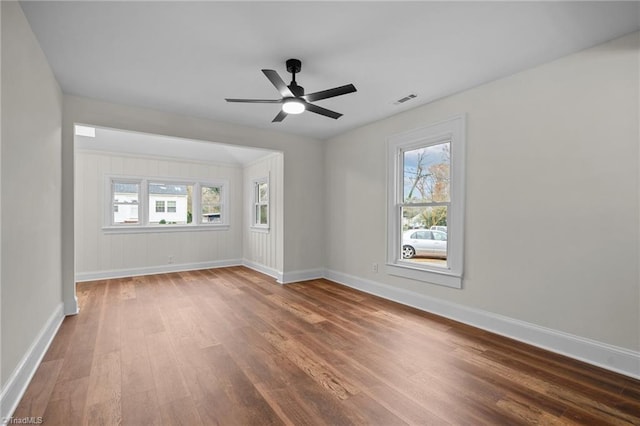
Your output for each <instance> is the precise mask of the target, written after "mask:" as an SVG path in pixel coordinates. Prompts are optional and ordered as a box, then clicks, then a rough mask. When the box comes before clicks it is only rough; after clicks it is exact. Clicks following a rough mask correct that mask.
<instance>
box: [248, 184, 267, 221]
mask: <svg viewBox="0 0 640 426" xmlns="http://www.w3.org/2000/svg"><path fill="white" fill-rule="evenodd" d="M252 193H253V218H252V226H253V227H254V228H265V229H267V228H269V178H267V177H264V178H260V179H256V180H254V181H253V191H252Z"/></svg>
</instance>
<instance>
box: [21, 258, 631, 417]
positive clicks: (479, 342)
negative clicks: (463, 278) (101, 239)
mask: <svg viewBox="0 0 640 426" xmlns="http://www.w3.org/2000/svg"><path fill="white" fill-rule="evenodd" d="M78 299H79V303H80V307H81V311H80V314H79V315H77V316H73V317H68V318H66V319H65V320H64V323H63V324H62V327H61V329H60V331H59V332H58V335H57V336H56V337H55V339H54V341H53V343H52V345H51V347H50V349H49V351H48V352H47V354H46V356H45V358H44V360H43V362H42V364H41V365H40V367H39V369H38V371H37V373H36V375H35V377H34V379H33V381H32V383H31V384H30V386H29V388H28V389H27V392H26V394H25V396H24V398H23V399H22V401H21V403H20V405H19V407H18V409H17V411H16V413H15V414H14V417H16V418H22V417H42V418H43V420H44V424H48V425H118V424H123V425H216V424H219V425H271V424H273V425H280V424H285V425H351V424H370V425H385V426H388V425H402V424H414V425H446V424H453V425H517V424H563V425H576V424H590V425H591V424H594V425H595V424H597V425H605V424H611V425H630V424H635V425H640V381H637V380H633V379H631V378H628V377H625V376H621V375H618V374H614V373H611V372H608V371H605V370H602V369H599V368H596V367H593V366H590V365H587V364H584V363H581V362H578V361H574V360H570V359H568V358H565V357H562V356H559V355H555V354H552V353H549V352H546V351H543V350H540V349H537V348H533V347H531V346H528V345H525V344H522V343H518V342H515V341H513V340H510V339H506V338H503V337H499V336H496V335H493V334H491V333H488V332H484V331H482V330H478V329H475V328H472V327H469V326H465V325H462V324H459V323H456V322H454V321H450V320H446V319H443V318H440V317H437V316H434V315H430V314H427V313H424V312H421V311H418V310H415V309H412V308H409V307H406V306H402V305H399V304H396V303H393V302H390V301H387V300H384V299H380V298H377V297H374V296H371V295H368V294H364V293H360V292H357V291H355V290H352V289H349V288H347V287H344V286H340V285H338V284H335V283H332V282H330V281H326V280H316V281H308V282H304V283H298V284H291V285H287V286H280V285H278V284H276V283H275V282H274V281H273V279H271V278H269V277H267V276H265V275H262V274H259V273H257V272H254V271H251V270H248V269H246V268H242V267H236V268H223V269H211V270H204V271H192V272H184V273H173V274H162V275H154V276H146V277H134V278H125V279H115V280H104V281H95V282H87V283H81V284H78Z"/></svg>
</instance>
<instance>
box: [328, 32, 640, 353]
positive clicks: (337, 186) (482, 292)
mask: <svg viewBox="0 0 640 426" xmlns="http://www.w3.org/2000/svg"><path fill="white" fill-rule="evenodd" d="M638 38H639V36H638V34H637V33H636V34H633V35H630V36H627V37H624V38H621V39H618V40H615V41H612V42H609V43H606V44H603V45H600V46H597V47H594V48H592V49H588V50H585V51H583V52H579V53H577V54H574V55H571V56H568V57H565V58H562V59H560V60H557V61H555V62H552V63H548V64H545V65H542V66H540V67H537V68H534V69H531V70H528V71H525V72H522V73H519V74H516V75H513V76H511V77H508V78H504V79H501V80H498V81H495V82H493V83H490V84H487V85H484V86H481V87H478V88H475V89H472V90H468V91H465V92H463V93H460V94H457V95H455V96H451V97H448V98H445V99H442V100H439V101H436V102H433V103H431V104H429V105H426V106H423V107H420V108H416V109H413V110H410V111H408V112H405V113H402V114H398V115H396V116H394V117H391V118H388V119H386V120H382V121H379V122H376V123H373V124H371V125H368V126H365V127H362V128H360V129H357V130H354V131H351V132H349V133H347V134H343V135H341V136H338V137H335V138H333V139H331V140H329V141H328V143H327V146H326V157H325V186H326V190H325V202H326V204H325V205H326V218H327V220H326V235H327V237H326V241H327V244H326V258H327V263H326V265H327V268H328V270H329V271H335V272H337V273H341V274H345V275H348V276H353V277H359V278H364V279H367V280H370V281H373V282H379V283H385V284H388V285H391V286H393V287H394V288H397V289H401V290H403V291H406V292H409V293H407V294H413V295H421V296H428V297H433V298H437V299H438V300H444V301H448V302H454V303H456V304H460V305H463V306H465V307H468V308H471V309H480V310H483V311H488V312H491V313H494V314H498V315H502V316H505V317H508V318H510V319H513V320H520V321H525V322H527V323H531V324H536V325H538V326H541V327H546V328H549V329H553V330H557V331H561V332H567V333H570V334H573V335H576V336H581V337H586V338H589V339H593V340H595V341H598V342H602V343H607V344H611V345H616V346H618V347H622V348H627V349H630V350H633V351H638V349H640V341H639V340H640V290H639V286H640V284H639V279H638V274H639V271H638V255H639V250H638V242H639V239H640V235H639V230H638V225H639V215H638V203H639V197H638V195H639V185H638V178H639V157H638V156H639V152H638V113H639V110H638V93H639V92H638V86H639V85H638V44H639V43H638ZM460 113H466V115H467V176H466V179H467V197H466V206H467V209H466V215H465V217H466V228H465V229H466V235H465V274H464V281H463V287H464V288H463V289H462V290H459V289H450V288H444V287H439V286H435V285H430V284H426V283H422V282H415V281H410V280H406V279H402V278H398V277H394V276H391V275H387V274H385V272H384V268H381V269H380V272H379V273H377V274H376V273H373V272H372V268H371V264H372V263H373V262H376V263H379V264H380V265H383V264H384V263H385V260H386V246H385V244H386V236H385V228H386V183H385V182H386V167H387V166H386V165H387V162H386V161H387V160H386V139H387V138H388V137H389V136H391V135H393V134H396V133H400V132H404V131H407V130H409V129H413V128H417V127H421V126H425V125H428V124H429V123H433V122H437V121H439V120H443V119H446V118H449V117H451V116H453V115H455V114H460ZM365 231H366V232H365Z"/></svg>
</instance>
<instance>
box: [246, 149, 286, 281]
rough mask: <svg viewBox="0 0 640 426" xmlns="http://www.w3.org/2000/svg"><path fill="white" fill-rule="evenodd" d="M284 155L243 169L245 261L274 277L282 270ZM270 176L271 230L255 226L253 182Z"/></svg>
mask: <svg viewBox="0 0 640 426" xmlns="http://www.w3.org/2000/svg"><path fill="white" fill-rule="evenodd" d="M283 160H284V159H283V155H282V154H281V153H275V154H271V155H269V156H268V157H266V158H264V159H261V160H258V161H255V162H253V163H252V164H249V165H247V166H246V167H245V168H244V188H245V196H244V206H245V210H244V211H245V213H244V215H245V226H244V244H243V257H244V260H245V262H246V263H247V264H248V265H249V266H251V267H253V268H255V269H258V270H261V271H263V272H265V273H268V274H270V275H272V276H274V275H275V276H278V277H280V276H281V275H282V273H283V265H284V259H283V250H282V232H281V230H282V227H283V225H284V224H283V214H281V212H282V211H283V206H284V191H283V190H282V188H283V183H284V182H283V171H284V169H283ZM264 177H268V178H269V230H268V231H267V230H263V229H255V228H252V227H251V225H252V218H253V216H252V211H253V208H254V206H253V181H254V180H256V179H261V178H264Z"/></svg>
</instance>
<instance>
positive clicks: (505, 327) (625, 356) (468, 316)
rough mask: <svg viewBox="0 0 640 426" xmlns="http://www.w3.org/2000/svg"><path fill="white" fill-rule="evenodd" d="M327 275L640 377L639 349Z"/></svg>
mask: <svg viewBox="0 0 640 426" xmlns="http://www.w3.org/2000/svg"><path fill="white" fill-rule="evenodd" d="M325 278H327V279H328V280H331V281H335V282H337V283H340V284H344V285H346V286H348V287H352V288H355V289H357V290H361V291H364V292H366V293H370V294H374V295H376V296H380V297H384V298H385V299H389V300H393V301H395V302H399V303H402V304H404V305H408V306H412V307H414V308H418V309H420V310H423V311H427V312H431V313H434V314H436V315H440V316H443V317H446V318H450V319H452V320H455V321H459V322H462V323H465V324H469V325H471V326H474V327H478V328H481V329H483V330H487V331H490V332H492V333H496V334H500V335H502V336H506V337H509V338H512V339H514V340H518V341H521V342H524V343H528V344H531V345H533V346H537V347H540V348H543V349H546V350H549V351H551V352H555V353H558V354H561V355H566V356H568V357H571V358H574V359H577V360H580V361H584V362H587V363H589V364H593V365H595V366H598V367H602V368H605V369H607V370H611V371H615V372H617V373H620V374H624V375H626V376H630V377H633V378H636V379H640V352H637V351H632V350H630V349H625V348H620V347H617V346H613V345H609V344H606V343H602V342H598V341H596V340H591V339H587V338H584V337H580V336H575V335H572V334H569V333H565V332H562V331H558V330H553V329H550V328H546V327H540V326H538V325H535V324H531V323H528V322H524V321H520V320H516V319H513V318H509V317H505V316H502V315H497V314H494V313H491V312H487V311H483V310H480V309H474V308H470V307H467V306H463V305H459V304H456V303H451V302H448V301H445V300H441V299H437V298H434V297H429V296H425V295H422V294H418V293H414V292H411V291H408V290H404V289H399V288H397V287H393V286H390V285H387V284H382V283H379V282H375V281H370V280H366V279H363V278H359V277H355V276H352V275H348V274H344V273H342V272H337V271H332V270H326V271H325Z"/></svg>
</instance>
